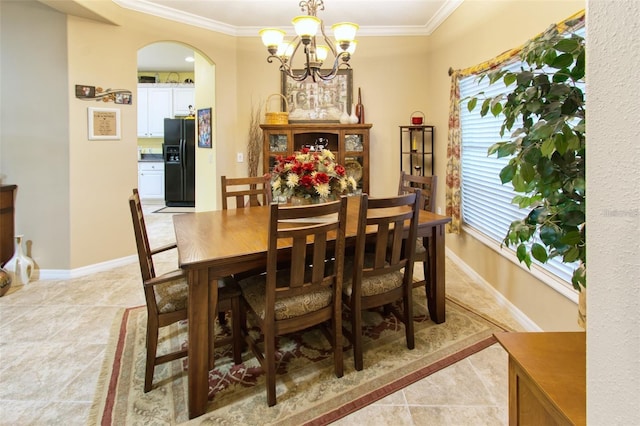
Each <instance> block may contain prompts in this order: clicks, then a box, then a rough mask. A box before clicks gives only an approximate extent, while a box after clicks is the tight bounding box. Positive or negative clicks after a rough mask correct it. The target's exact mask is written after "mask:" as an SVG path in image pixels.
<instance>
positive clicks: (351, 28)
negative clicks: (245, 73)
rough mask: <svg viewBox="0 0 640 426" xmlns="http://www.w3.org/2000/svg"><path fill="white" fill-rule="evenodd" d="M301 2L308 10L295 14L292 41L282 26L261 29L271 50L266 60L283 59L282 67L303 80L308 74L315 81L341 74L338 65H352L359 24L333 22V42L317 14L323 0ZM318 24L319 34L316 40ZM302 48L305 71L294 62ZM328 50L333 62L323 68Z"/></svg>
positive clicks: (302, 6) (340, 66)
mask: <svg viewBox="0 0 640 426" xmlns="http://www.w3.org/2000/svg"><path fill="white" fill-rule="evenodd" d="M299 6H300V9H301V10H302V11H303V12H305V11H306V12H307V14H306V15H302V16H296V17H295V18H293V20H292V21H291V23H292V24H293V26H294V28H295V31H296V34H297V35H296V37H295V38H294V39H293V40H292V41H291V42H287V41H285V40H284V36H285V32H284V31H282V30H280V29H277V28H265V29H263V30H261V31H260V36H261V37H262V42H263V43H264V45H265V46H266V47H267V50H268V51H269V56H268V57H267V62H269V63H272V62H273V61H274V59H277V60H278V61H280V70H281V71H282V72H284V73H285V74H286V75H288V76H289V77H291V78H292V79H293V80H295V81H302V80H304V79H306V78H307V77H311V78H312V79H313V81H317V79H321V80H331V79H333V78H334V77H335V76H336V75H337V74H338V69H340V68H351V67H350V66H349V59H351V55H352V54H353V52H354V51H355V50H356V41H355V36H356V31H357V30H358V28H359V27H358V25H357V24H354V23H351V22H340V23H338V24H334V25H332V26H331V29H332V30H333V35H334V38H335V43H333V42H332V41H331V39H329V37H327V35H326V33H325V31H324V22H323V21H322V20H321V19H319V18H318V17H317V11H318V9H320V10H324V2H323V0H306V1H305V0H302V1H301V2H300V3H299ZM318 28H319V29H320V35H318V40H316V34H317V32H318ZM323 43H324V44H323ZM300 48H302V51H303V52H304V56H305V65H304V70H303V72H302V73H298V74H296V73H294V71H293V70H292V69H291V66H292V64H293V62H294V58H295V57H296V53H298V51H299V50H300ZM329 52H331V53H332V55H333V58H334V59H333V65H332V66H331V69H327V70H321V67H322V66H323V64H324V63H325V61H326V60H327V56H329Z"/></svg>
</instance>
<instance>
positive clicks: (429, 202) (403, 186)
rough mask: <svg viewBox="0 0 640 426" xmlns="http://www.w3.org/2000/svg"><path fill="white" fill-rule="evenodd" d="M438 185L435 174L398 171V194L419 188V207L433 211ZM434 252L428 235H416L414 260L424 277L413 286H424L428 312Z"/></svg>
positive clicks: (431, 310)
mask: <svg viewBox="0 0 640 426" xmlns="http://www.w3.org/2000/svg"><path fill="white" fill-rule="evenodd" d="M437 185H438V177H437V176H416V175H410V174H407V173H405V172H400V184H399V187H398V194H406V193H408V192H413V191H415V190H416V188H418V189H420V194H421V196H422V200H421V201H419V206H420V208H421V209H423V210H425V211H428V212H432V213H435V210H436V188H437ZM433 255H434V254H433V253H431V252H430V244H429V237H422V238H421V237H418V240H417V241H416V255H415V259H414V262H422V271H423V273H424V279H423V280H420V281H415V282H414V283H413V287H414V288H417V287H421V286H424V290H425V293H426V296H427V307H428V308H429V312H435V311H434V310H433V309H435V306H434V303H435V296H434V294H433V291H434V288H433V284H432V283H431V282H430V280H429V277H430V275H429V274H430V271H429V262H430V260H431V257H432V256H433ZM432 306H433V308H432Z"/></svg>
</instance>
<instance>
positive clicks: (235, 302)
mask: <svg viewBox="0 0 640 426" xmlns="http://www.w3.org/2000/svg"><path fill="white" fill-rule="evenodd" d="M231 316H232V318H231V321H232V322H231V330H232V331H231V332H232V333H233V362H234V364H241V363H242V347H243V340H244V339H243V337H242V323H241V321H242V317H243V316H244V315H242V313H241V308H240V298H239V297H234V298H233V299H232V300H231Z"/></svg>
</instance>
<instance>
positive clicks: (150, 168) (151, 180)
mask: <svg viewBox="0 0 640 426" xmlns="http://www.w3.org/2000/svg"><path fill="white" fill-rule="evenodd" d="M138 193H139V194H140V198H141V199H164V163H161V162H157V163H156V162H140V163H138Z"/></svg>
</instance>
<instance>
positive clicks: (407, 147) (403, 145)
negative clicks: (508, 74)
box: [400, 126, 435, 176]
mask: <svg viewBox="0 0 640 426" xmlns="http://www.w3.org/2000/svg"><path fill="white" fill-rule="evenodd" d="M434 132H435V128H434V127H433V126H400V170H402V171H404V172H405V173H407V174H410V175H418V176H433V171H434V170H435V168H434V166H433V139H434Z"/></svg>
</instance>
